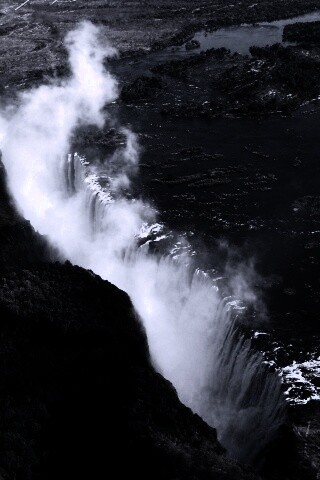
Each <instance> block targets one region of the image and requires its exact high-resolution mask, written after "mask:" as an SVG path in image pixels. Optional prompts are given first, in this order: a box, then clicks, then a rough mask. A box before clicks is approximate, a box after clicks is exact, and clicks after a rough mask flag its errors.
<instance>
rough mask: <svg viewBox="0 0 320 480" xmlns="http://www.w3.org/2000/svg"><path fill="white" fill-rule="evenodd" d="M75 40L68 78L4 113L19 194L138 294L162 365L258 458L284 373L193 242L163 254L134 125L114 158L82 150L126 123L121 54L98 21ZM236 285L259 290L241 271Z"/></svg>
mask: <svg viewBox="0 0 320 480" xmlns="http://www.w3.org/2000/svg"><path fill="white" fill-rule="evenodd" d="M66 48H67V49H68V52H69V62H70V68H71V72H72V75H71V76H70V77H69V78H67V79H65V80H62V81H59V82H57V81H56V80H55V81H53V82H52V83H49V84H46V85H42V86H40V87H37V88H35V89H33V90H31V91H28V92H25V93H23V94H22V95H21V96H20V97H19V98H18V100H17V102H16V103H15V104H13V105H10V106H9V107H7V108H6V109H5V110H3V111H2V112H1V119H0V145H1V151H2V159H3V162H4V164H5V167H6V170H7V173H8V182H9V187H10V190H11V193H12V196H13V198H14V199H15V201H16V204H17V207H18V209H19V210H20V211H21V213H22V214H23V215H24V217H25V218H27V219H29V220H30V221H31V223H32V225H33V226H34V227H35V228H36V229H37V230H38V231H39V232H40V233H41V234H45V235H47V237H48V239H49V240H50V242H51V243H52V245H54V246H55V247H57V248H58V249H59V251H60V252H61V257H62V258H67V259H69V260H70V261H72V262H74V263H76V264H78V265H81V266H83V267H85V268H89V269H92V270H93V271H94V272H96V273H97V274H99V275H101V277H103V278H105V279H108V280H110V281H111V282H112V283H114V284H116V285H117V286H118V287H120V288H121V289H123V290H125V291H126V292H128V294H129V295H130V297H131V300H132V302H133V305H134V307H135V309H136V311H137V313H138V315H139V317H140V318H141V321H142V322H143V325H144V327H145V329H146V333H147V337H148V344H149V348H150V353H151V358H152V361H153V363H154V365H155V367H156V368H157V370H158V371H160V372H161V373H162V374H163V375H164V376H165V377H166V378H167V379H169V380H170V381H171V382H172V383H173V385H174V386H175V388H176V389H177V392H178V395H179V398H180V399H181V401H182V402H184V403H185V404H186V405H188V406H190V407H191V408H192V409H193V410H194V411H195V412H197V413H199V414H200V415H201V416H202V417H203V418H204V419H205V420H206V421H207V422H208V423H209V424H211V425H213V426H215V427H216V428H217V430H218V437H219V439H220V440H221V442H222V443H223V445H225V446H226V447H227V448H228V450H229V452H230V454H231V455H233V456H235V457H236V458H238V459H241V460H244V461H252V460H253V459H254V457H255V455H256V454H257V452H258V451H259V450H260V449H261V448H262V447H263V446H264V445H265V444H266V443H267V442H268V440H269V439H270V438H271V437H272V435H273V434H274V433H275V431H276V429H277V428H278V426H279V425H280V424H281V423H282V421H283V419H284V415H285V407H284V399H283V396H282V393H281V384H280V380H279V378H278V376H277V375H276V374H274V373H270V372H269V371H268V370H267V367H266V366H265V364H264V363H263V359H262V356H261V355H260V354H258V353H254V352H253V351H252V349H251V344H250V341H249V340H248V339H246V338H245V337H244V336H243V335H242V334H241V333H240V332H239V331H238V330H237V328H236V326H235V321H236V314H237V308H236V306H237V302H236V300H235V298H234V297H233V296H230V297H228V298H223V297H222V295H221V293H220V291H219V289H218V288H217V286H216V284H215V282H214V281H213V279H211V278H210V276H209V275H207V274H205V273H204V272H202V271H200V270H199V269H197V268H196V265H195V260H194V258H193V256H192V254H191V253H190V251H191V248H190V246H189V244H188V243H187V242H186V240H185V239H184V238H182V237H181V238H179V236H178V235H176V237H175V239H176V243H175V245H176V247H175V248H172V247H173V245H172V246H171V248H169V249H168V250H167V251H163V252H162V253H161V254H160V253H155V251H154V249H153V248H151V246H152V245H154V244H155V242H157V241H158V242H159V241H161V239H162V238H164V237H166V236H167V234H166V229H165V226H163V225H160V224H159V223H157V212H156V211H155V209H154V208H153V207H151V206H150V205H149V204H148V202H146V201H144V200H142V199H141V198H135V197H134V196H133V193H132V189H131V183H132V179H133V177H134V176H135V175H137V174H138V161H139V146H138V143H137V139H136V137H135V135H134V134H133V133H132V132H131V131H130V130H128V129H124V128H119V133H120V134H121V136H122V138H123V142H122V143H123V144H122V145H119V147H118V148H117V149H116V151H115V152H114V153H113V154H112V155H109V156H107V157H106V158H100V159H97V158H94V157H93V158H84V157H82V156H81V155H79V154H77V153H75V152H72V138H73V135H74V133H75V132H76V130H77V128H78V127H80V126H82V127H83V126H86V125H95V126H96V127H98V128H103V127H104V126H105V125H106V124H108V123H109V124H110V125H112V126H115V125H116V120H115V119H111V118H109V117H108V114H107V113H106V108H105V106H107V105H108V104H110V103H111V102H113V101H115V100H116V98H117V95H118V92H117V82H116V80H115V78H113V77H112V76H111V75H110V74H109V73H108V72H107V71H106V70H105V68H104V66H103V61H104V59H105V57H110V56H113V55H115V54H116V52H115V50H114V49H113V48H111V47H110V46H108V45H106V43H105V40H103V39H102V37H101V34H100V32H99V30H98V29H97V28H96V27H94V26H93V25H91V24H88V23H84V24H81V25H80V26H79V28H78V29H76V30H75V31H73V32H71V33H69V34H68V36H67V38H66ZM177 245H179V247H180V248H178V249H177ZM158 252H159V250H158ZM170 252H171V253H170ZM230 289H231V290H234V291H236V292H237V293H239V292H240V293H241V294H243V296H244V297H247V298H251V297H252V298H253V295H252V293H251V292H250V290H249V287H248V286H247V283H246V281H245V278H243V276H242V275H241V274H240V273H237V274H235V276H234V278H233V281H232V282H231V285H230Z"/></svg>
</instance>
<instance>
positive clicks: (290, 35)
mask: <svg viewBox="0 0 320 480" xmlns="http://www.w3.org/2000/svg"><path fill="white" fill-rule="evenodd" d="M283 39H284V40H285V41H286V42H297V43H306V44H307V45H317V46H319V45H320V22H310V23H293V24H292V25H286V26H285V27H284V30H283Z"/></svg>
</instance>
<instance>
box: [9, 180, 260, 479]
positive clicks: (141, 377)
mask: <svg viewBox="0 0 320 480" xmlns="http://www.w3.org/2000/svg"><path fill="white" fill-rule="evenodd" d="M2 173H3V171H2ZM0 191H1V204H0V218H1V225H0V243H1V252H2V257H1V270H0V478H4V479H16V480H27V479H48V480H49V479H56V478H62V479H63V478H66V479H67V478H68V479H71V478H80V479H81V478H86V479H87V478H100V477H102V476H106V477H107V476H108V475H111V476H113V475H116V477H117V478H125V476H127V475H128V474H129V473H130V475H132V476H139V478H142V479H144V478H145V479H147V478H148V479H150V478H153V479H158V478H159V479H170V478H172V479H173V478H184V479H195V478H197V479H210V478H212V479H225V480H227V479H230V480H234V479H249V478H251V479H253V478H255V475H254V474H252V473H251V472H250V471H249V470H246V469H245V468H242V467H240V466H238V465H236V464H234V463H233V462H232V461H230V460H228V459H227V457H226V456H225V452H224V449H223V448H222V447H221V445H220V444H219V442H218V441H217V439H216V431H215V430H214V429H212V428H210V427H208V426H207V425H206V424H205V423H204V422H203V421H202V420H201V419H200V417H198V416H197V415H194V414H193V413H192V412H191V410H190V409H188V408H186V407H185V406H183V405H182V404H181V403H180V402H179V400H178V398H177V395H176V392H175V390H174V388H173V387H172V385H171V384H170V383H169V382H167V381H166V380H165V379H164V378H163V377H162V376H161V375H159V374H158V373H156V372H155V370H154V369H153V367H152V365H151V362H150V359H149V353H148V346H147V341H146V336H145V334H144V331H143V328H142V326H141V324H140V322H139V321H138V319H137V318H136V316H135V314H134V312H133V310H132V305H131V302H130V300H129V298H128V296H127V295H126V294H125V293H124V292H122V291H120V290H119V289H117V288H116V287H115V286H113V285H111V284H110V283H108V282H105V281H103V280H101V278H100V277H98V276H96V275H94V274H93V273H92V272H90V271H86V270H84V269H82V268H79V267H76V266H72V265H71V264H69V263H66V264H64V265H63V264H60V263H58V262H56V263H50V262H48V260H49V259H50V255H52V253H51V252H50V249H49V248H48V247H47V246H46V243H45V240H44V239H43V238H42V237H40V236H39V235H38V234H37V233H36V232H34V230H33V229H32V227H31V226H30V225H29V224H28V222H26V221H24V220H23V219H22V218H21V217H20V216H19V215H18V214H17V213H16V212H15V210H14V207H13V206H12V204H11V202H10V200H9V196H8V194H7V192H6V189H5V183H4V179H3V178H2V181H1V189H0ZM1 476H2V477H1Z"/></svg>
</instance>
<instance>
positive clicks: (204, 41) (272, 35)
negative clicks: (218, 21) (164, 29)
mask: <svg viewBox="0 0 320 480" xmlns="http://www.w3.org/2000/svg"><path fill="white" fill-rule="evenodd" d="M319 20H320V12H319V11H317V12H312V13H308V14H306V15H300V16H297V17H292V18H287V19H285V20H276V21H274V22H263V23H259V24H256V25H255V24H253V25H252V24H242V25H240V26H234V27H227V28H219V29H218V30H216V31H214V32H205V31H201V32H197V33H196V34H195V36H194V40H197V41H198V42H199V43H200V51H205V50H208V49H209V48H222V47H224V48H227V49H229V50H230V51H231V52H232V53H240V54H241V55H249V53H250V52H249V49H250V47H252V46H253V45H254V46H257V47H266V46H267V45H273V44H275V43H282V44H283V45H289V42H284V41H283V39H282V35H283V28H284V27H285V25H291V24H293V23H297V22H302V23H306V22H315V21H319Z"/></svg>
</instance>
